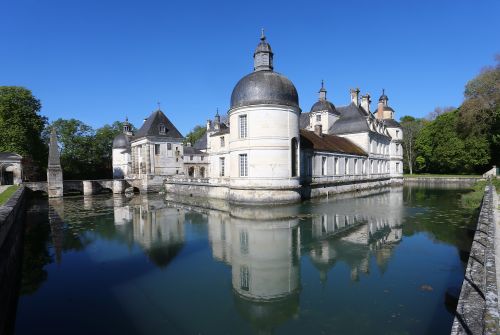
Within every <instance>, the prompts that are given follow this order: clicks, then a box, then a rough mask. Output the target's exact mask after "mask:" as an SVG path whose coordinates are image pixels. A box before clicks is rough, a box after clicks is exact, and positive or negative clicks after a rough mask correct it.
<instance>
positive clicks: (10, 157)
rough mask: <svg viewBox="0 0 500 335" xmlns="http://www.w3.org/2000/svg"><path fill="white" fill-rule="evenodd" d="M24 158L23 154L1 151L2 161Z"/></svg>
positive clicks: (0, 157)
mask: <svg viewBox="0 0 500 335" xmlns="http://www.w3.org/2000/svg"><path fill="white" fill-rule="evenodd" d="M21 158H23V157H22V156H21V155H18V154H16V153H14V152H0V161H3V160H20V159H21Z"/></svg>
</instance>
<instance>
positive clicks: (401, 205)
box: [15, 186, 476, 335]
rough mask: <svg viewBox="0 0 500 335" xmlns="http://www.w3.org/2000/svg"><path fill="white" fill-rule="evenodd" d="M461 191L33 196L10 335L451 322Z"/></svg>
mask: <svg viewBox="0 0 500 335" xmlns="http://www.w3.org/2000/svg"><path fill="white" fill-rule="evenodd" d="M463 192H464V190H456V189H455V190H452V189H439V188H422V187H416V186H412V187H410V186H405V187H404V188H403V187H399V188H387V189H384V190H378V191H373V192H369V193H368V192H367V193H365V194H361V195H360V196H358V197H352V196H345V195H344V196H339V197H337V198H334V199H318V200H312V201H307V202H303V203H301V204H297V205H290V206H281V207H267V208H266V207H242V206H240V207H234V206H229V205H227V204H224V203H212V204H210V205H209V206H208V207H211V208H212V209H207V208H206V207H207V206H202V205H204V203H203V201H199V200H196V199H194V198H188V199H184V200H182V201H181V202H182V204H180V203H179V201H172V200H179V199H165V196H160V195H149V196H135V197H134V198H132V199H128V198H125V197H122V196H113V195H100V196H93V197H83V196H77V197H66V198H64V199H58V200H50V201H49V200H47V199H32V200H31V201H29V203H28V204H27V213H26V218H25V220H26V222H25V230H26V233H25V238H24V253H23V266H22V280H21V288H20V296H19V301H18V304H17V315H16V322H15V333H16V334H48V333H50V334H52V335H54V334H159V333H162V334H253V333H276V334H306V333H308V334H332V333H335V334H449V332H450V329H451V326H452V323H453V317H454V314H453V312H454V310H455V307H456V301H455V298H457V297H458V294H459V291H460V287H461V285H462V281H463V277H464V271H465V266H466V262H467V257H468V252H469V249H470V246H471V242H472V236H473V229H474V228H475V219H476V218H475V217H474V214H473V213H472V212H471V210H468V209H465V208H463V207H462V206H461V203H460V194H461V193H463ZM201 206H202V207H201Z"/></svg>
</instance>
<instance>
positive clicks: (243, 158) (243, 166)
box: [240, 154, 248, 177]
mask: <svg viewBox="0 0 500 335" xmlns="http://www.w3.org/2000/svg"><path fill="white" fill-rule="evenodd" d="M247 176H248V159H247V154H241V155H240V177H247Z"/></svg>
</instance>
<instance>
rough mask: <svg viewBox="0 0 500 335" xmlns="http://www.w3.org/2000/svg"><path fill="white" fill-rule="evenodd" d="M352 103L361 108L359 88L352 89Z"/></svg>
mask: <svg viewBox="0 0 500 335" xmlns="http://www.w3.org/2000/svg"><path fill="white" fill-rule="evenodd" d="M351 102H352V103H353V104H355V105H356V106H359V88H351Z"/></svg>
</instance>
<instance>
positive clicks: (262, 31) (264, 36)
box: [260, 28, 266, 41]
mask: <svg viewBox="0 0 500 335" xmlns="http://www.w3.org/2000/svg"><path fill="white" fill-rule="evenodd" d="M260 39H261V40H263V41H264V40H265V39H266V35H264V28H261V32H260Z"/></svg>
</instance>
